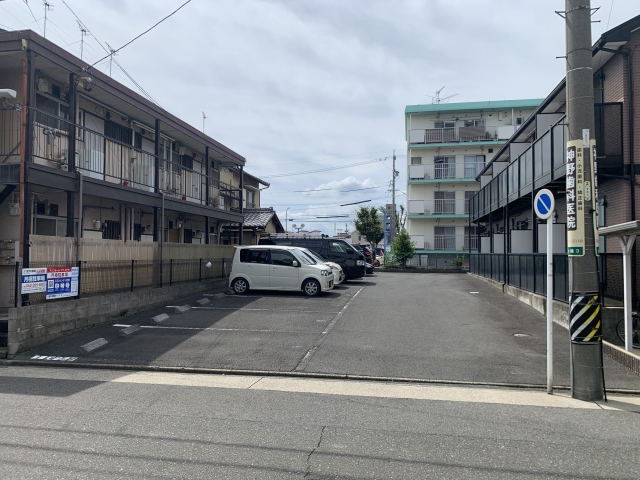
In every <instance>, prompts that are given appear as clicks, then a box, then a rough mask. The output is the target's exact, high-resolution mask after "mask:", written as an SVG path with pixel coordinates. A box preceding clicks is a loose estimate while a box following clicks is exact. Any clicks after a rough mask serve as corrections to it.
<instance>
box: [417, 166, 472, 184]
mask: <svg viewBox="0 0 640 480" xmlns="http://www.w3.org/2000/svg"><path fill="white" fill-rule="evenodd" d="M483 168H484V163H464V164H463V163H426V164H423V165H409V180H447V179H457V178H472V179H475V178H476V177H477V176H478V175H480V172H482V169H483Z"/></svg>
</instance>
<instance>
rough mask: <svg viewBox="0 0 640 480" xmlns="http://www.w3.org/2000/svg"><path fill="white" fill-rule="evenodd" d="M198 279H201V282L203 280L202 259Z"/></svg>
mask: <svg viewBox="0 0 640 480" xmlns="http://www.w3.org/2000/svg"><path fill="white" fill-rule="evenodd" d="M198 281H199V282H201V281H202V259H200V266H199V274H198Z"/></svg>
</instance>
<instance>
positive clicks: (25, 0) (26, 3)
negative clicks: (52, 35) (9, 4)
mask: <svg viewBox="0 0 640 480" xmlns="http://www.w3.org/2000/svg"><path fill="white" fill-rule="evenodd" d="M24 3H25V5H26V6H27V8H28V9H29V12H31V16H32V17H33V19H34V20H35V22H36V25H37V26H38V30H40V32H42V29H41V28H40V24H39V23H38V20H37V19H36V16H35V15H34V14H33V10H31V6H29V2H28V1H27V0H24Z"/></svg>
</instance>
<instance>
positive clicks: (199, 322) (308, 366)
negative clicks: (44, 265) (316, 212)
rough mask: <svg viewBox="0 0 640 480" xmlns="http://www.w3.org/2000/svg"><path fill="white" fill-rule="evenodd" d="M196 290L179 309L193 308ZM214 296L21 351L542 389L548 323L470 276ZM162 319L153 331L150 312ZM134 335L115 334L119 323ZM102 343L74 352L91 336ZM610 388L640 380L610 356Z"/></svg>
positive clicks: (560, 356) (565, 361)
mask: <svg viewBox="0 0 640 480" xmlns="http://www.w3.org/2000/svg"><path fill="white" fill-rule="evenodd" d="M199 298H202V295H199V296H194V297H190V298H185V299H183V300H181V301H180V302H176V304H184V303H189V304H190V305H195V301H196V300H198V299H199ZM209 298H211V303H210V304H209V305H207V306H204V307H201V308H194V309H192V310H190V311H188V312H186V313H184V314H173V313H171V312H172V310H171V309H170V308H167V307H161V308H158V309H154V310H151V311H148V312H145V313H143V314H139V315H136V316H133V317H126V318H123V319H122V320H121V321H120V322H118V323H115V326H114V325H112V324H109V325H103V326H99V327H95V328H92V329H89V330H86V331H83V332H80V333H78V334H75V335H72V336H70V337H66V338H63V339H60V340H58V341H55V342H52V343H50V344H48V345H45V346H43V347H40V348H37V349H35V350H33V351H31V352H27V353H25V354H23V355H21V356H20V357H19V358H20V359H30V358H33V357H36V356H38V357H40V356H56V357H78V358H77V360H76V362H83V363H99V364H127V365H138V366H178V367H200V368H212V369H231V370H259V371H277V372H294V371H297V372H309V373H322V374H351V375H367V376H378V377H394V378H400V377H401V378H419V379H429V380H451V381H464V382H479V383H508V384H523V383H525V384H545V382H546V371H545V369H546V333H545V319H544V317H543V316H542V315H541V314H539V313H538V312H536V311H534V310H533V309H531V308H530V307H527V306H526V305H524V304H522V303H521V302H519V301H517V300H515V299H514V298H512V297H510V296H507V295H503V294H502V293H501V292H500V291H499V290H498V289H496V288H494V287H492V286H490V285H489V284H487V283H485V282H483V281H482V280H479V279H475V278H472V277H469V276H468V275H465V274H407V273H405V274H403V273H384V272H383V273H379V274H377V275H375V276H372V277H367V278H366V279H364V280H362V281H360V282H349V283H348V284H347V285H344V286H338V287H336V288H335V289H334V290H333V291H332V292H329V293H327V294H325V295H322V296H320V297H318V298H307V297H304V296H303V295H302V294H298V293H278V292H250V294H249V295H244V296H226V297H224V298H220V299H218V298H214V297H209ZM159 313H169V314H170V318H169V320H167V321H166V322H164V323H163V324H162V325H160V326H151V325H150V324H149V319H150V317H152V316H154V315H156V314H159ZM134 323H139V324H140V325H143V326H144V327H145V328H143V329H142V330H141V331H139V332H137V333H135V334H133V335H132V336H130V337H127V338H119V337H118V331H119V330H120V329H121V328H122V325H124V326H126V325H130V324H134ZM100 337H102V338H106V339H107V340H108V341H109V344H108V345H106V346H105V347H102V348H100V349H98V350H95V351H94V352H91V353H86V354H81V353H80V350H79V348H80V346H81V345H83V344H84V343H87V342H89V341H91V340H94V339H96V338H100ZM555 340H556V342H555V346H554V353H555V372H556V382H555V383H556V384H559V385H568V384H569V383H570V382H569V356H568V352H569V335H568V332H567V331H566V330H564V329H563V328H561V327H556V330H555ZM605 372H606V381H607V386H608V387H610V388H613V387H617V388H632V389H638V390H640V378H639V377H637V376H635V375H633V374H632V373H630V372H629V371H628V370H626V369H625V368H623V367H622V366H620V365H618V364H617V363H615V362H613V361H610V360H608V359H607V360H606V361H605Z"/></svg>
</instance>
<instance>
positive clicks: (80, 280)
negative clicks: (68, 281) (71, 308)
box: [78, 260, 82, 298]
mask: <svg viewBox="0 0 640 480" xmlns="http://www.w3.org/2000/svg"><path fill="white" fill-rule="evenodd" d="M81 291H82V262H81V261H80V260H78V298H80V292H81Z"/></svg>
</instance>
